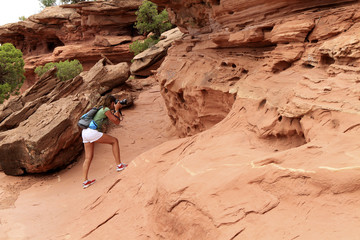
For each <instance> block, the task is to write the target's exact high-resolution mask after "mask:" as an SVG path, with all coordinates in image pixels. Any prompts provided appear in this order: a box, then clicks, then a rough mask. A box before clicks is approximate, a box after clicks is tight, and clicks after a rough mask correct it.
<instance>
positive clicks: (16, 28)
mask: <svg viewBox="0 0 360 240" xmlns="http://www.w3.org/2000/svg"><path fill="white" fill-rule="evenodd" d="M141 2H142V1H141V0H132V1H117V2H114V1H92V2H81V3H79V4H69V5H60V6H56V7H48V8H45V9H44V10H43V11H42V12H40V13H39V14H35V15H32V16H30V17H29V18H28V19H27V20H25V21H20V22H18V23H11V24H6V25H4V26H0V43H6V42H10V43H12V44H14V46H15V47H16V48H18V49H20V50H21V51H22V52H23V54H24V60H25V70H26V73H25V76H26V82H25V84H24V87H23V89H27V88H28V87H30V86H31V85H32V84H34V83H35V81H36V76H35V74H34V70H35V68H36V67H37V66H41V65H44V64H46V63H48V62H58V61H64V60H67V59H70V60H71V59H78V60H79V61H80V62H81V63H82V64H83V67H84V70H89V69H90V68H91V67H92V66H93V65H94V64H95V63H96V62H97V61H99V60H100V59H101V58H103V57H104V56H106V57H107V58H108V59H110V60H111V61H112V62H113V63H114V64H117V63H120V62H129V63H130V61H131V59H132V58H133V53H131V52H130V51H129V44H130V43H131V42H132V41H133V38H134V37H135V38H136V37H138V34H137V32H136V31H135V30H134V28H133V24H134V22H135V21H136V15H135V11H136V10H137V9H138V7H139V6H140V4H141Z"/></svg>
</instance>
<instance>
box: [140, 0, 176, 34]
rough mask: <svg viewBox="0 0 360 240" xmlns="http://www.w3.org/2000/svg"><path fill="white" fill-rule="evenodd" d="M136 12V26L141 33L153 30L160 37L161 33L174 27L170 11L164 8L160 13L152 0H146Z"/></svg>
mask: <svg viewBox="0 0 360 240" xmlns="http://www.w3.org/2000/svg"><path fill="white" fill-rule="evenodd" d="M135 14H136V16H137V17H136V23H135V28H137V30H138V31H139V33H140V34H148V33H150V32H152V33H154V35H155V36H154V37H155V38H159V37H160V35H161V33H163V32H165V31H167V30H169V29H171V28H172V24H171V23H170V21H169V15H168V12H167V11H166V10H165V9H164V10H163V11H162V12H161V13H160V14H159V13H158V10H157V5H156V4H155V3H152V2H150V1H147V0H145V1H144V2H143V3H142V4H141V6H140V7H139V10H137V11H136V13H135Z"/></svg>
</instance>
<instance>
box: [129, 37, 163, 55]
mask: <svg viewBox="0 0 360 240" xmlns="http://www.w3.org/2000/svg"><path fill="white" fill-rule="evenodd" d="M158 42H159V39H153V38H152V37H149V38H147V39H145V40H143V41H142V40H136V41H135V42H133V43H132V44H130V46H129V47H130V51H131V52H133V53H134V55H135V56H136V55H138V54H139V53H141V52H143V51H145V50H146V49H148V48H150V47H152V46H154V45H155V44H157V43H158Z"/></svg>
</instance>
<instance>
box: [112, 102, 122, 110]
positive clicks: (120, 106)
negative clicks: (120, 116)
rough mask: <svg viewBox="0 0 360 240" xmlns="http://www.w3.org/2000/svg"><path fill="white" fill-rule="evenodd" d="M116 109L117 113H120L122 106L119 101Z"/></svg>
mask: <svg viewBox="0 0 360 240" xmlns="http://www.w3.org/2000/svg"><path fill="white" fill-rule="evenodd" d="M114 108H115V111H119V109H121V108H122V105H121V103H120V101H118V102H117V103H116V104H115V106H114Z"/></svg>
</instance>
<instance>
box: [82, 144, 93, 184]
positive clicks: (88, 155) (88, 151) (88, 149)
mask: <svg viewBox="0 0 360 240" xmlns="http://www.w3.org/2000/svg"><path fill="white" fill-rule="evenodd" d="M84 149H85V160H84V163H83V179H84V181H86V180H88V173H89V168H90V164H91V161H92V159H93V156H94V143H84Z"/></svg>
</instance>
